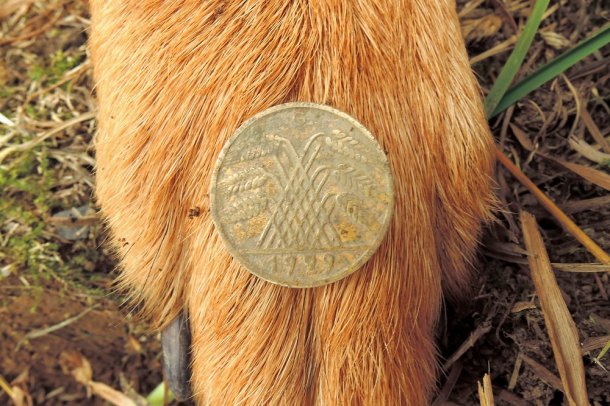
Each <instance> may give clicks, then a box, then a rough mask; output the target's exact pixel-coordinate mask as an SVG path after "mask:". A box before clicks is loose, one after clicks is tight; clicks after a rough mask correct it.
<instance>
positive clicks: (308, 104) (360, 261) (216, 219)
mask: <svg viewBox="0 0 610 406" xmlns="http://www.w3.org/2000/svg"><path fill="white" fill-rule="evenodd" d="M293 108H313V109H319V110H324V111H327V112H330V113H334V114H336V115H338V116H340V117H342V118H344V119H346V120H347V121H348V122H350V123H351V124H353V125H354V126H355V127H357V128H358V129H359V130H360V131H361V133H362V134H363V135H364V136H365V137H368V138H370V139H371V140H372V141H373V142H374V144H375V146H376V147H377V149H378V150H379V152H381V155H382V156H383V162H382V165H383V166H385V168H386V169H387V173H388V174H389V180H390V182H389V186H390V187H389V189H390V190H389V194H390V202H389V205H388V210H387V213H386V216H385V219H384V220H385V221H384V223H383V224H382V228H381V232H380V233H379V234H378V237H377V239H376V240H375V242H374V243H373V244H371V247H370V248H369V249H368V250H366V251H365V255H361V256H360V258H359V259H358V260H357V261H356V262H354V263H353V264H352V265H351V266H349V267H347V268H345V269H344V270H343V272H341V273H339V274H336V275H334V276H333V277H331V278H322V279H317V280H315V281H313V282H314V283H311V284H302V285H298V286H297V285H290V284H288V283H282V282H279V281H277V280H271V279H269V278H267V277H265V276H263V275H260V274H259V273H258V272H255V271H254V270H252V269H250V268H249V267H248V266H246V263H247V261H245V260H244V258H245V257H244V256H243V255H241V253H240V252H234V251H238V250H237V249H235V250H234V249H232V247H231V245H230V239H229V238H228V237H227V235H226V233H225V232H224V230H223V227H222V222H221V219H220V218H219V216H220V215H219V214H218V215H217V214H216V213H215V212H214V206H215V205H216V183H217V180H218V174H219V172H220V167H221V162H222V161H223V160H224V158H225V155H226V154H227V153H228V151H229V150H230V149H231V146H232V145H233V143H234V142H235V140H237V138H238V137H239V136H240V135H241V133H243V132H244V131H245V130H247V129H248V127H250V125H251V124H252V123H253V122H255V121H257V120H258V119H260V118H262V117H264V116H267V115H269V114H274V113H277V112H278V111H281V110H288V109H293ZM209 194H210V212H211V214H212V222H213V224H214V228H215V229H216V232H217V233H218V235H219V236H220V239H221V240H222V242H223V244H224V246H225V249H226V250H227V252H228V253H229V254H230V255H231V256H232V257H233V258H235V259H236V260H237V262H238V263H239V265H240V266H241V267H243V268H244V269H246V270H247V271H248V272H250V273H251V274H253V275H255V276H257V277H258V278H260V279H262V280H265V281H267V282H270V283H272V284H274V285H279V286H284V287H288V288H302V289H305V288H315V287H319V286H324V285H328V284H330V283H333V282H337V281H339V280H341V279H343V278H346V277H348V276H349V275H351V274H353V273H354V272H356V271H358V270H359V269H360V268H362V266H364V264H366V263H367V262H368V261H369V260H370V259H371V258H372V257H373V255H374V254H375V253H376V252H377V250H378V249H379V247H380V246H381V243H382V242H383V240H384V239H385V237H386V235H387V232H388V228H389V226H390V222H391V220H392V217H393V215H394V199H395V196H394V176H393V174H392V168H391V167H390V164H389V160H388V157H387V155H386V153H385V151H384V150H383V148H381V144H380V143H379V141H378V140H377V139H376V138H375V137H374V136H373V134H371V132H370V131H369V130H368V129H367V128H366V127H365V126H364V125H363V124H362V123H360V122H359V121H358V120H356V119H355V118H354V117H352V116H350V115H349V114H347V113H345V112H343V111H341V110H338V109H336V108H334V107H330V106H327V105H324V104H319V103H311V102H289V103H282V104H278V105H275V106H272V107H269V108H267V109H265V110H263V111H261V112H259V113H257V114H255V115H254V116H252V117H251V118H249V119H248V120H246V121H245V122H244V123H243V124H242V125H241V126H239V127H238V128H237V130H235V132H234V133H233V135H231V137H230V138H229V139H228V140H227V142H226V143H225V145H224V146H223V147H222V149H221V151H220V153H219V154H218V157H217V158H216V161H215V162H214V171H213V172H212V178H211V181H210V191H209Z"/></svg>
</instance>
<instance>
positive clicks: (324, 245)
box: [210, 103, 394, 287]
mask: <svg viewBox="0 0 610 406" xmlns="http://www.w3.org/2000/svg"><path fill="white" fill-rule="evenodd" d="M393 204H394V190H393V183H392V177H391V173H390V169H389V165H388V160H387V157H386V155H385V154H384V152H383V150H382V149H381V147H380V146H379V144H378V143H377V141H376V140H375V138H374V137H373V136H372V135H371V134H370V132H369V131H368V130H367V129H366V128H365V127H364V126H363V125H362V124H360V123H358V122H357V121H356V120H355V119H353V118H352V117H350V116H349V115H347V114H345V113H343V112H340V111H339V110H336V109H333V108H330V107H328V106H322V105H318V104H313V103H288V104H283V105H279V106H275V107H272V108H270V109H268V110H265V111H263V112H262V113H259V114H257V115H256V116H254V117H253V118H252V119H250V120H248V121H247V122H246V123H245V124H243V125H242V126H241V127H240V128H239V129H238V130H237V131H236V133H235V134H234V135H233V137H232V138H231V139H230V140H229V141H228V142H227V144H226V145H225V146H224V148H223V150H222V152H221V153H220V156H219V157H218V160H217V162H216V167H215V170H214V173H213V176H212V184H211V190H210V205H211V212H212V218H213V220H214V224H215V225H216V229H217V231H218V232H219V234H220V236H221V238H222V240H223V241H224V243H225V245H226V247H227V249H228V251H229V252H230V253H231V255H233V257H234V258H236V259H237V260H238V261H239V262H240V263H241V264H242V265H243V266H244V267H245V268H246V269H248V270H249V271H250V272H252V273H254V274H255V275H257V276H259V277H261V278H263V279H265V280H267V281H269V282H273V283H276V284H280V285H284V286H290V287H313V286H319V285H323V284H326V283H330V282H334V281H337V280H339V279H341V278H343V277H345V276H347V275H349V274H351V273H352V272H354V271H356V270H357V269H358V268H360V267H361V266H362V265H363V264H364V263H365V262H366V261H367V260H368V259H369V258H370V257H371V255H372V254H373V253H374V252H375V250H376V249H377V248H378V247H379V245H380V243H381V241H382V239H383V237H384V234H385V233H386V231H387V228H388V224H389V222H390V218H391V216H392V211H393Z"/></svg>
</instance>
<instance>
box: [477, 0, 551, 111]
mask: <svg viewBox="0 0 610 406" xmlns="http://www.w3.org/2000/svg"><path fill="white" fill-rule="evenodd" d="M548 5H549V0H536V3H535V4H534V7H533V8H532V13H531V14H530V16H529V18H528V19H527V23H525V27H524V28H523V32H522V33H521V35H520V36H519V39H518V40H517V43H516V44H515V49H513V52H512V53H511V54H510V56H509V57H508V61H506V64H505V65H504V67H503V68H502V71H501V72H500V75H499V76H498V79H496V83H494V85H493V87H492V88H491V90H490V91H489V94H488V95H487V98H486V99H485V113H486V114H487V116H488V117H489V116H490V114H491V113H492V112H493V111H495V110H496V107H497V106H498V104H499V103H500V101H501V100H502V98H503V97H504V94H505V93H506V91H507V90H508V88H509V86H510V84H511V83H512V82H513V79H514V78H515V75H516V74H517V72H518V71H519V69H520V68H521V64H523V59H525V55H526V54H527V51H528V50H529V49H530V45H532V41H533V40H534V36H535V35H536V31H538V27H539V26H540V22H541V21H542V16H543V15H544V12H545V11H546V8H547V7H548Z"/></svg>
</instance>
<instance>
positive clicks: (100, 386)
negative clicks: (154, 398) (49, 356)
mask: <svg viewBox="0 0 610 406" xmlns="http://www.w3.org/2000/svg"><path fill="white" fill-rule="evenodd" d="M59 363H60V364H61V368H62V370H63V371H64V373H70V374H71V375H72V376H73V377H74V379H75V380H76V381H77V382H79V383H80V384H82V385H85V386H86V387H87V393H93V394H95V395H97V396H99V397H101V398H103V399H104V400H106V401H107V402H110V403H112V404H113V405H115V406H137V405H136V403H135V402H134V401H133V400H132V399H131V398H129V397H128V396H126V395H125V394H123V393H121V392H119V391H117V390H115V389H113V388H111V387H110V386H108V385H106V384H105V383H102V382H95V381H94V380H93V371H92V370H91V364H90V363H89V361H88V360H87V358H85V357H83V356H82V355H81V354H80V353H78V352H76V351H65V352H62V353H61V356H60V360H59Z"/></svg>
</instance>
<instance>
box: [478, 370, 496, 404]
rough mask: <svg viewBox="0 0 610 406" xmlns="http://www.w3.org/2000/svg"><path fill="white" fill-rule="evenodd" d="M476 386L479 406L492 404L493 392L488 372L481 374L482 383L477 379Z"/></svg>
mask: <svg viewBox="0 0 610 406" xmlns="http://www.w3.org/2000/svg"><path fill="white" fill-rule="evenodd" d="M477 386H478V388H479V402H481V406H494V392H493V388H492V386H491V378H490V377H489V374H485V376H483V385H481V382H478V381H477Z"/></svg>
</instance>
